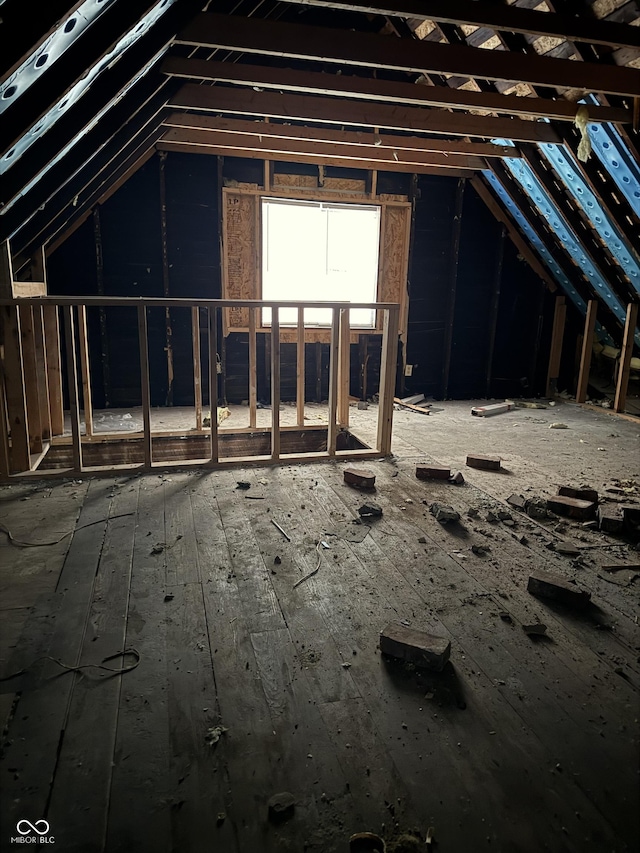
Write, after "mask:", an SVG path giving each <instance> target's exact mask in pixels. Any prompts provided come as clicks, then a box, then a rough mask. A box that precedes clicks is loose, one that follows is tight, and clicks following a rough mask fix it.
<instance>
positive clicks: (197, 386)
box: [191, 308, 202, 430]
mask: <svg viewBox="0 0 640 853" xmlns="http://www.w3.org/2000/svg"><path fill="white" fill-rule="evenodd" d="M191 345H192V349H193V399H194V405H195V408H196V429H197V430H201V429H202V370H201V366H200V309H199V308H192V309H191Z"/></svg>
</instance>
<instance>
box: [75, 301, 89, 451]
mask: <svg viewBox="0 0 640 853" xmlns="http://www.w3.org/2000/svg"><path fill="white" fill-rule="evenodd" d="M78 343H79V344H80V376H81V377H82V410H83V412H84V434H85V435H88V436H91V435H93V405H92V401H91V367H90V364H89V334H88V329H87V307H86V305H78Z"/></svg>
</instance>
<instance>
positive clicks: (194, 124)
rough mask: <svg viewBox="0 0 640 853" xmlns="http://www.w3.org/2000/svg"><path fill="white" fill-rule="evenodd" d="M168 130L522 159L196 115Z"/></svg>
mask: <svg viewBox="0 0 640 853" xmlns="http://www.w3.org/2000/svg"><path fill="white" fill-rule="evenodd" d="M164 124H165V125H166V126H167V127H176V128H183V129H185V128H188V129H193V130H210V131H215V132H216V133H218V134H224V133H227V134H229V135H236V136H237V135H239V134H242V135H244V136H249V137H256V138H258V139H263V138H265V139H278V140H297V139H299V140H303V141H308V142H316V143H318V142H327V143H330V144H331V145H334V146H339V147H343V146H344V147H346V148H348V147H350V146H358V147H364V146H367V145H368V146H370V147H372V148H373V149H375V150H374V153H375V151H380V150H390V151H396V152H399V151H402V152H405V151H412V152H416V153H418V152H421V153H423V154H424V153H436V154H446V155H450V154H465V155H470V156H475V157H519V156H520V152H519V151H518V149H516V148H512V147H510V146H508V145H493V144H492V143H491V142H468V141H467V140H465V139H461V138H456V139H432V138H431V137H429V136H393V135H387V134H380V133H375V132H372V131H348V130H335V129H333V128H324V127H322V128H321V127H301V126H300V125H296V126H293V125H285V124H276V123H274V122H267V121H246V120H243V119H233V118H232V119H229V118H217V117H215V116H208V115H195V114H193V113H171V114H170V115H169V116H167V117H166V118H165V120H164Z"/></svg>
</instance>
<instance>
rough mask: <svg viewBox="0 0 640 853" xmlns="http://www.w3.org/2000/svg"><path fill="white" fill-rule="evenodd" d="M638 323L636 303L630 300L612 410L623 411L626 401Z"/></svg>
mask: <svg viewBox="0 0 640 853" xmlns="http://www.w3.org/2000/svg"><path fill="white" fill-rule="evenodd" d="M637 323H638V303H637V302H630V303H629V305H628V306H627V319H626V322H625V324H624V337H623V339H622V352H621V353H620V363H619V366H618V381H617V383H616V396H615V399H614V402H613V411H614V412H624V409H625V404H626V402H627V387H628V385H629V373H630V371H631V356H632V355H633V338H634V334H635V331H636V325H637Z"/></svg>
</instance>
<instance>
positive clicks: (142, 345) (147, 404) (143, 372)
mask: <svg viewBox="0 0 640 853" xmlns="http://www.w3.org/2000/svg"><path fill="white" fill-rule="evenodd" d="M138 345H139V352H140V394H141V401H142V423H143V425H144V426H143V430H144V465H145V468H151V464H152V462H153V439H152V437H151V390H150V386H149V336H148V330H147V308H146V306H145V305H138Z"/></svg>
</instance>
